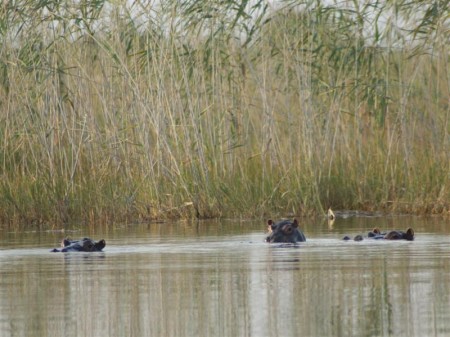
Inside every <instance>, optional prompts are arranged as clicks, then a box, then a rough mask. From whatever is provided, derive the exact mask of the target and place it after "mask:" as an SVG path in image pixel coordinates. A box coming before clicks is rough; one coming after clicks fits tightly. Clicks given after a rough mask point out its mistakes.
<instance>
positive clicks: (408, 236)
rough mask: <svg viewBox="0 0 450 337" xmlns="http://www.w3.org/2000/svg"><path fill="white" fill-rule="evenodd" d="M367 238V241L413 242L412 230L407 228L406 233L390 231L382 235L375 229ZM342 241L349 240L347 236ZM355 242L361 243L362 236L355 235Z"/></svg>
mask: <svg viewBox="0 0 450 337" xmlns="http://www.w3.org/2000/svg"><path fill="white" fill-rule="evenodd" d="M367 237H368V238H369V239H375V240H407V241H413V240H414V230H413V229H412V228H408V229H407V230H406V232H403V231H397V230H394V231H390V232H387V233H386V232H385V233H382V232H381V231H380V229H379V228H377V227H375V228H374V229H373V230H372V231H370V232H369V233H368V234H367ZM343 240H346V241H348V240H351V238H350V237H349V236H344V238H343ZM353 240H355V241H362V240H363V236H362V235H357V236H355V238H354V239H353Z"/></svg>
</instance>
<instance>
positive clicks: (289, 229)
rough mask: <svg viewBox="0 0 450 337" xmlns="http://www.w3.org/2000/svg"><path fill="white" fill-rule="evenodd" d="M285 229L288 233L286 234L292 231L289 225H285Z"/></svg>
mask: <svg viewBox="0 0 450 337" xmlns="http://www.w3.org/2000/svg"><path fill="white" fill-rule="evenodd" d="M285 231H286V233H288V234H290V233H292V227H291V226H289V227H286V229H285Z"/></svg>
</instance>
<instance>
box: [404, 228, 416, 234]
mask: <svg viewBox="0 0 450 337" xmlns="http://www.w3.org/2000/svg"><path fill="white" fill-rule="evenodd" d="M406 234H408V235H411V236H414V229H412V228H411V227H409V228H408V229H407V230H406Z"/></svg>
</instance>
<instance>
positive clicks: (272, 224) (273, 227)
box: [267, 220, 275, 231]
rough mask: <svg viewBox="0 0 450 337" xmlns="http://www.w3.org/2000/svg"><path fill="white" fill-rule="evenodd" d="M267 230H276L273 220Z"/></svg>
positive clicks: (268, 222)
mask: <svg viewBox="0 0 450 337" xmlns="http://www.w3.org/2000/svg"><path fill="white" fill-rule="evenodd" d="M267 229H268V230H269V231H272V230H273V229H275V224H274V223H273V221H272V220H269V221H267Z"/></svg>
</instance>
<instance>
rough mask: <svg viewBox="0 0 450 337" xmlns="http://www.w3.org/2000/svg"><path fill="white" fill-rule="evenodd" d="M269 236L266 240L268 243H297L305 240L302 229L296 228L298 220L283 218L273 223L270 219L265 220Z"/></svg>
mask: <svg viewBox="0 0 450 337" xmlns="http://www.w3.org/2000/svg"><path fill="white" fill-rule="evenodd" d="M267 225H268V230H269V236H268V237H267V238H266V242H269V243H297V242H305V241H306V238H305V235H304V234H303V233H302V231H301V230H300V229H299V228H298V221H297V219H294V221H290V220H283V221H280V222H277V223H274V222H273V221H272V220H269V221H267Z"/></svg>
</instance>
